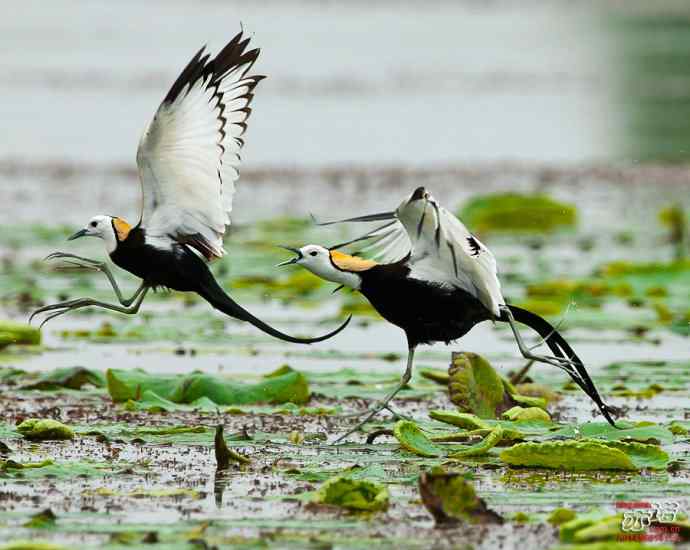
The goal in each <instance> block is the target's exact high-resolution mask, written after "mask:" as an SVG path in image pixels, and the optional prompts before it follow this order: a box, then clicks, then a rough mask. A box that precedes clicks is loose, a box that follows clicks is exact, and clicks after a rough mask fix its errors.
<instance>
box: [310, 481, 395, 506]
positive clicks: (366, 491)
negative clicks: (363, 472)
mask: <svg viewBox="0 0 690 550" xmlns="http://www.w3.org/2000/svg"><path fill="white" fill-rule="evenodd" d="M314 501H315V502H319V503H322V504H331V505H334V506H340V507H342V508H347V509H348V510H354V511H361V512H374V511H378V510H385V509H387V508H388V501H389V494H388V489H386V487H385V486H384V485H382V484H381V483H374V482H373V481H367V480H365V479H352V478H350V477H348V476H336V477H333V478H331V479H329V480H327V481H325V482H324V483H323V485H321V487H319V489H318V490H317V491H316V493H315V494H314Z"/></svg>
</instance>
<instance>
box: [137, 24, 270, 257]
mask: <svg viewBox="0 0 690 550" xmlns="http://www.w3.org/2000/svg"><path fill="white" fill-rule="evenodd" d="M248 43H249V39H248V38H244V37H243V36H242V32H240V33H239V34H237V36H235V37H234V38H233V39H232V40H231V41H230V42H229V43H228V44H227V45H226V46H225V47H224V48H223V49H222V50H221V51H220V53H218V55H216V57H215V58H211V56H210V55H209V54H208V53H206V52H205V47H204V48H202V49H201V50H199V52H197V54H196V55H195V56H194V57H193V58H192V60H191V61H190V62H189V64H188V65H187V66H186V67H185V69H184V70H183V71H182V73H181V74H180V76H179V77H178V78H177V80H176V81H175V82H174V84H173V85H172V87H171V88H170V91H169V92H168V94H167V95H166V96H165V99H164V100H163V102H162V103H161V105H160V107H159V108H158V111H157V112H156V114H155V116H154V117H153V120H152V121H151V122H150V123H149V125H148V127H147V128H146V130H145V131H144V135H143V136H142V138H141V141H140V142H139V149H138V150H137V165H138V167H139V179H140V180H141V186H142V192H143V206H142V212H141V220H140V222H139V223H140V225H141V226H142V227H144V228H145V229H146V237H147V239H148V240H149V242H151V243H154V244H156V243H165V242H166V241H167V242H168V244H169V243H170V239H172V240H174V241H177V242H181V243H185V244H188V245H189V246H192V247H194V248H195V249H196V250H197V251H198V252H200V253H201V254H203V255H204V257H206V258H207V259H208V260H212V259H214V258H217V257H221V256H222V255H223V254H224V253H225V251H224V250H223V235H224V234H225V228H226V226H227V225H228V224H229V223H230V216H229V213H230V211H231V209H232V197H233V195H234V192H235V181H236V180H237V178H238V177H239V172H238V169H239V165H240V150H241V149H242V145H243V144H244V142H243V140H242V137H241V136H242V134H243V133H244V131H245V130H246V127H247V126H246V122H247V119H248V118H249V115H250V113H251V109H250V108H249V105H250V104H251V102H252V98H253V97H254V94H253V90H254V87H255V86H256V84H257V83H258V82H259V81H260V80H261V79H262V78H264V77H263V76H247V72H248V71H249V70H250V69H251V67H252V65H253V64H254V62H255V61H256V59H257V57H258V55H259V50H258V49H253V50H249V51H245V49H246V47H247V44H248Z"/></svg>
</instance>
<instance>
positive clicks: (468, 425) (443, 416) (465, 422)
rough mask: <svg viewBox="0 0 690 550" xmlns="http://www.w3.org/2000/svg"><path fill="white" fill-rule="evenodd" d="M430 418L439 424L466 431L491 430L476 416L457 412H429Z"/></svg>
mask: <svg viewBox="0 0 690 550" xmlns="http://www.w3.org/2000/svg"><path fill="white" fill-rule="evenodd" d="M429 416H430V417H431V418H433V419H434V420H438V421H439V422H445V423H446V424H452V425H453V426H457V427H458V428H465V429H466V430H481V429H485V428H489V427H490V426H489V424H487V423H486V422H484V421H483V420H482V419H481V418H479V417H478V416H477V415H475V414H470V413H459V412H456V411H444V410H440V409H436V410H432V411H429Z"/></svg>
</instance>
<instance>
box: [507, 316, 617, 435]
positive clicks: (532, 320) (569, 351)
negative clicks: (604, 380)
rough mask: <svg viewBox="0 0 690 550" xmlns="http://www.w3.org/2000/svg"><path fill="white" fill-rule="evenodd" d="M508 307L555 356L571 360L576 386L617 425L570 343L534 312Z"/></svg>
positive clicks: (517, 319) (515, 317)
mask: <svg viewBox="0 0 690 550" xmlns="http://www.w3.org/2000/svg"><path fill="white" fill-rule="evenodd" d="M508 308H509V309H510V311H511V313H512V314H513V317H514V319H515V320H516V321H518V322H519V323H522V324H524V325H527V326H528V327H530V328H531V329H533V330H535V331H536V332H537V333H538V334H539V336H541V337H542V338H543V339H544V342H545V343H546V345H547V346H549V349H550V350H551V351H552V352H553V354H554V355H556V357H562V358H565V359H569V360H570V361H572V362H573V365H574V366H575V370H576V371H577V372H572V371H569V372H568V374H570V377H571V378H572V379H573V380H574V381H575V382H576V383H577V385H578V386H580V388H582V391H584V392H585V393H586V394H587V395H588V396H589V397H590V399H592V401H594V402H595V403H596V405H597V407H599V410H600V411H601V414H602V415H604V418H606V420H607V421H608V423H609V424H611V425H612V426H614V427H617V426H616V423H615V422H614V420H613V418H611V414H610V409H609V407H608V405H606V404H605V403H604V401H603V400H602V398H601V396H600V395H599V391H598V390H597V388H596V386H595V385H594V382H593V381H592V379H591V378H590V376H589V373H588V372H587V369H585V365H584V363H583V362H582V360H581V359H580V358H579V357H578V356H577V355H576V354H575V352H574V351H573V348H571V347H570V344H568V342H566V341H565V339H564V338H563V336H561V335H560V334H559V332H558V331H557V330H556V329H555V328H554V327H553V326H552V325H551V323H549V322H548V321H546V320H545V319H542V318H541V317H540V316H539V315H537V314H536V313H532V312H531V311H527V310H526V309H522V308H519V307H516V306H510V305H509V306H508Z"/></svg>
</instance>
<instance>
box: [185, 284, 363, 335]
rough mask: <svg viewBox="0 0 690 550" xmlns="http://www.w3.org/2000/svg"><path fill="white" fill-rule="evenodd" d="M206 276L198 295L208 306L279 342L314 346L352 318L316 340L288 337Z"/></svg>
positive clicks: (335, 332)
mask: <svg viewBox="0 0 690 550" xmlns="http://www.w3.org/2000/svg"><path fill="white" fill-rule="evenodd" d="M208 275H209V276H208V277H206V279H205V280H204V281H203V282H202V283H201V286H200V289H199V294H200V295H201V296H202V297H203V298H204V299H205V300H206V301H207V302H208V303H209V304H211V305H212V306H213V307H214V308H216V309H217V310H219V311H222V312H223V313H225V314H226V315H229V316H230V317H234V318H235V319H239V320H241V321H246V322H248V323H251V324H252V325H254V326H255V327H256V328H258V329H259V330H261V331H263V332H265V333H266V334H269V335H271V336H273V337H274V338H278V339H280V340H285V341H286V342H292V343H295V344H314V343H316V342H321V341H323V340H328V339H329V338H331V337H332V336H335V335H336V334H338V333H339V332H340V331H341V330H343V329H344V328H345V327H346V326H347V325H348V324H349V322H350V319H351V318H352V316H350V317H348V318H347V319H346V320H345V322H344V323H343V324H342V325H340V326H339V327H338V328H337V329H335V330H333V331H331V332H329V333H328V334H324V335H323V336H319V337H317V338H297V337H295V336H290V335H289V334H285V333H283V332H280V331H279V330H277V329H275V328H273V327H272V326H270V325H268V324H266V323H265V322H264V321H262V320H261V319H259V318H258V317H255V316H254V315H252V314H251V313H250V312H249V311H247V310H246V309H244V308H243V307H242V306H241V305H239V304H238V303H237V302H235V300H233V299H232V298H230V296H228V294H227V293H226V292H225V291H224V290H223V289H222V288H221V287H220V285H219V284H218V282H217V281H216V280H215V279H214V278H213V276H212V275H211V274H210V272H209V274H208Z"/></svg>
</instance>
